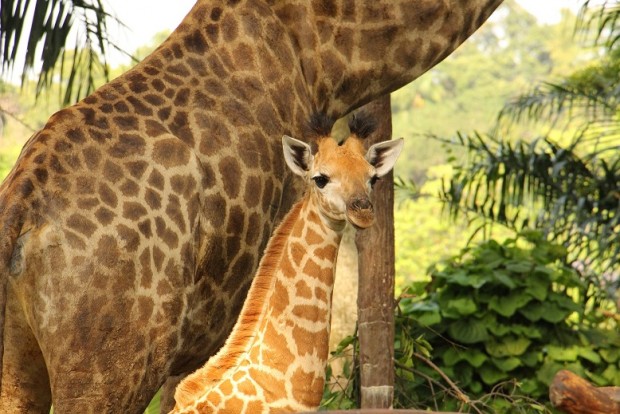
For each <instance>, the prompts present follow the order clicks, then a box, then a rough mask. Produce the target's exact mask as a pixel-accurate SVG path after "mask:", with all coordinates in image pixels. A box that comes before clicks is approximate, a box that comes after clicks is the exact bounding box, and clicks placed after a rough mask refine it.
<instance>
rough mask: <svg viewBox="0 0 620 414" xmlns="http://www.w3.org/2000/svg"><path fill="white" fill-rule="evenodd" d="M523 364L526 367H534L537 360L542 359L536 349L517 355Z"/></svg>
mask: <svg viewBox="0 0 620 414" xmlns="http://www.w3.org/2000/svg"><path fill="white" fill-rule="evenodd" d="M519 358H520V359H521V362H523V365H525V366H527V367H530V368H532V367H535V366H536V365H538V363H539V362H541V361H542V354H541V353H540V352H538V351H531V352H526V353H524V354H523V355H521V356H519Z"/></svg>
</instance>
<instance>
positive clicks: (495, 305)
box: [489, 290, 532, 317]
mask: <svg viewBox="0 0 620 414" xmlns="http://www.w3.org/2000/svg"><path fill="white" fill-rule="evenodd" d="M531 300H532V297H531V296H530V295H528V294H526V293H524V292H523V291H520V290H517V291H513V292H511V293H510V294H508V295H507V296H496V297H494V298H493V299H491V301H490V302H489V309H492V310H494V311H496V312H497V313H499V314H500V315H502V316H505V317H510V316H512V315H514V313H515V312H516V311H517V309H519V308H521V307H523V306H524V305H526V304H527V303H528V302H529V301H531Z"/></svg>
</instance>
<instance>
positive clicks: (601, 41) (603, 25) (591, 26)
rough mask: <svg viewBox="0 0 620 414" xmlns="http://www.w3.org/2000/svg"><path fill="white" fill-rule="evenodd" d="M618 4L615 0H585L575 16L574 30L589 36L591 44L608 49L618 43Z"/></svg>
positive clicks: (619, 32)
mask: <svg viewBox="0 0 620 414" xmlns="http://www.w3.org/2000/svg"><path fill="white" fill-rule="evenodd" d="M619 23H620V4H618V1H617V0H613V1H611V0H605V1H600V0H597V1H592V0H585V1H584V2H583V5H582V7H581V9H580V11H579V14H578V16H577V25H576V28H575V29H576V32H577V33H581V34H582V35H583V36H584V37H585V38H590V41H591V42H592V44H593V45H598V46H604V47H605V48H606V49H607V50H608V51H611V50H613V49H616V48H617V46H618V45H619V44H620V43H619V42H620V30H618V28H619V25H618V24H619Z"/></svg>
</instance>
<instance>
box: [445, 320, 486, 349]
mask: <svg viewBox="0 0 620 414" xmlns="http://www.w3.org/2000/svg"><path fill="white" fill-rule="evenodd" d="M448 333H449V334H450V336H451V337H452V338H453V339H454V340H456V341H459V342H461V343H464V344H473V343H476V342H483V341H486V340H487V339H489V333H488V332H487V328H486V325H485V324H484V322H482V321H480V320H479V319H476V318H467V319H463V320H459V321H456V322H453V323H451V324H450V326H448Z"/></svg>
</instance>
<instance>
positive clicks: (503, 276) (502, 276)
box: [493, 269, 517, 289]
mask: <svg viewBox="0 0 620 414" xmlns="http://www.w3.org/2000/svg"><path fill="white" fill-rule="evenodd" d="M493 278H494V279H495V281H496V282H498V283H500V284H502V285H504V286H506V287H507V288H508V289H514V288H515V287H517V284H516V282H515V281H514V279H513V278H511V277H510V275H509V274H508V273H507V272H506V271H504V270H501V269H498V270H496V271H494V272H493Z"/></svg>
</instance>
